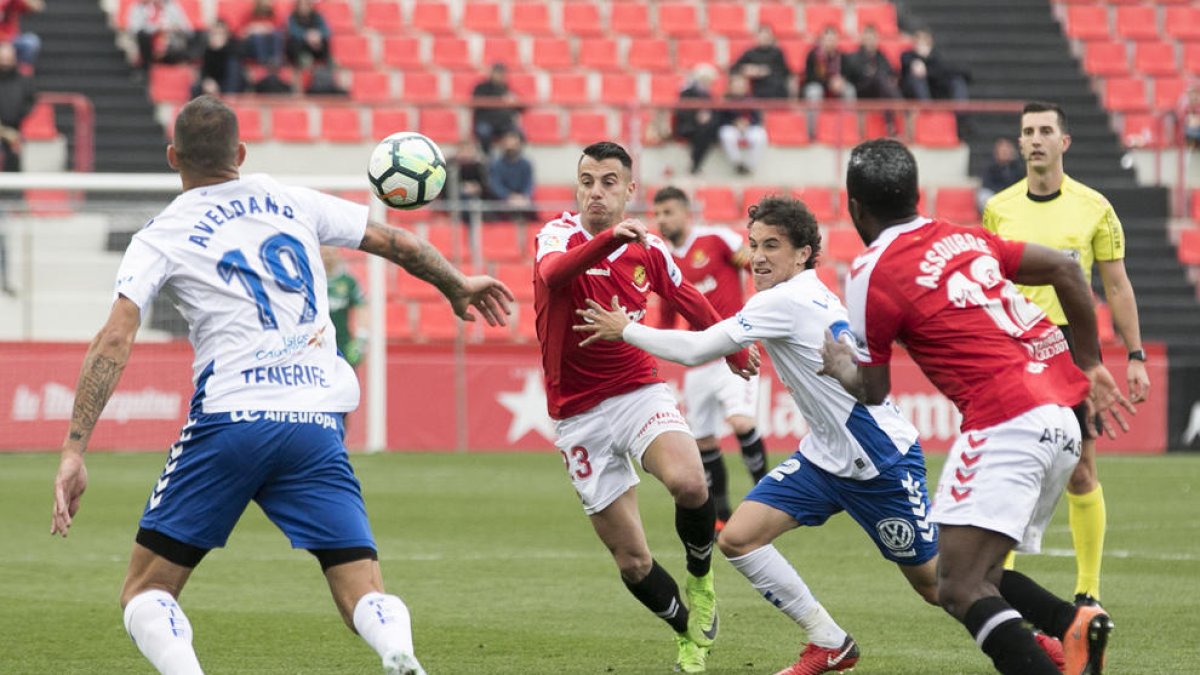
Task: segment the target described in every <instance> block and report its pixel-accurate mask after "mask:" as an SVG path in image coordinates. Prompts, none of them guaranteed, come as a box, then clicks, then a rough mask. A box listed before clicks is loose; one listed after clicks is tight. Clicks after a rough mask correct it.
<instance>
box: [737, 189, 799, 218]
mask: <svg viewBox="0 0 1200 675" xmlns="http://www.w3.org/2000/svg"><path fill="white" fill-rule="evenodd" d="M787 193H788V191H787V190H785V189H783V188H781V187H779V186H778V185H748V186H746V187H745V188H742V211H741V212H742V214H745V213H746V209H749V208H750V207H751V206H754V205H755V204H757V203H759V202H760V201H762V198H763V197H766V196H768V195H786V194H787Z"/></svg>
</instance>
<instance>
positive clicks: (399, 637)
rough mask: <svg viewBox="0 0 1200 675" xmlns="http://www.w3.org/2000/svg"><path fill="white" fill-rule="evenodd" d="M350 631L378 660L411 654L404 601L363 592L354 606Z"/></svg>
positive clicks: (384, 595) (410, 636)
mask: <svg viewBox="0 0 1200 675" xmlns="http://www.w3.org/2000/svg"><path fill="white" fill-rule="evenodd" d="M354 629H355V630H357V631H358V634H359V636H360V637H362V639H363V640H366V642H367V644H369V645H371V649H374V650H375V652H376V653H377V654H379V655H380V656H381V657H387V656H388V655H389V654H392V653H394V652H404V653H407V654H412V653H413V641H412V619H411V618H410V617H409V614H408V607H407V606H406V605H405V604H404V601H403V600H401V599H400V598H398V597H396V596H394V595H388V594H385V593H377V592H372V593H367V594H366V595H364V596H362V597H361V598H359V600H358V604H356V605H355V606H354Z"/></svg>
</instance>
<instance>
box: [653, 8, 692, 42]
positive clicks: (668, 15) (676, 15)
mask: <svg viewBox="0 0 1200 675" xmlns="http://www.w3.org/2000/svg"><path fill="white" fill-rule="evenodd" d="M657 4H658V29H659V30H660V31H662V33H663V34H665V35H667V36H668V37H671V38H695V37H699V36H700V17H699V15H698V14H697V12H696V7H697V4H696V3H694V2H678V1H671V0H666V1H664V2H660V3H657Z"/></svg>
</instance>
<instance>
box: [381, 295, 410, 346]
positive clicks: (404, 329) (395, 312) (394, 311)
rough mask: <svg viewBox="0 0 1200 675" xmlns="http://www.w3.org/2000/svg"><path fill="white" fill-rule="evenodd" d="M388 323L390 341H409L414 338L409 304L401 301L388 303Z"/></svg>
mask: <svg viewBox="0 0 1200 675" xmlns="http://www.w3.org/2000/svg"><path fill="white" fill-rule="evenodd" d="M386 322H387V337H388V340H407V339H409V338H411V337H412V326H411V325H410V324H409V321H408V303H407V302H403V301H400V300H397V301H394V302H388V304H387V317H386Z"/></svg>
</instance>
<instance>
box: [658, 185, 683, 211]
mask: <svg viewBox="0 0 1200 675" xmlns="http://www.w3.org/2000/svg"><path fill="white" fill-rule="evenodd" d="M672 199H677V200H679V201H680V202H682V203H683V205H684V206H687V205H688V196H687V193H686V192H684V191H683V190H680V189H679V188H677V187H675V186H674V185H668V186H667V187H665V188H660V189H659V191H658V192H655V193H654V203H655V204H661V203H663V202H669V201H671V200H672Z"/></svg>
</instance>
